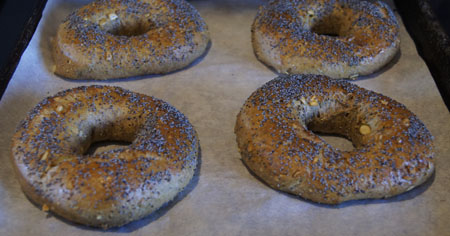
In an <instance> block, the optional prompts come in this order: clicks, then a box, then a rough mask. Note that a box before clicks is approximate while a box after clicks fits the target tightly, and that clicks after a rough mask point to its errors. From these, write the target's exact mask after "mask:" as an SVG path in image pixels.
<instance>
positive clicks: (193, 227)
mask: <svg viewBox="0 0 450 236" xmlns="http://www.w3.org/2000/svg"><path fill="white" fill-rule="evenodd" d="M265 2H266V1H260V0H247V1H244V0H242V1H240V0H209V1H208V0H195V1H191V3H192V4H193V5H194V6H195V7H196V8H197V9H198V10H199V12H200V14H201V15H202V16H203V18H204V19H205V21H206V22H207V24H208V25H209V28H210V31H211V38H212V45H211V48H210V50H209V51H208V53H207V54H206V55H205V56H204V57H202V58H201V59H199V60H198V61H197V62H196V63H195V64H194V65H192V66H190V67H189V68H186V69H184V70H181V71H178V72H175V73H171V74H168V75H164V76H142V77H138V78H131V79H123V80H115V81H111V82H92V81H72V80H64V79H62V78H60V77H58V76H55V75H53V74H52V73H51V67H52V64H53V61H52V58H51V56H50V43H49V41H50V38H51V37H52V36H54V35H55V32H56V27H57V25H58V24H59V23H60V22H61V21H62V19H63V18H64V17H65V16H66V15H67V14H69V12H70V11H72V10H74V9H75V8H77V7H80V6H81V5H84V4H86V3H88V1H86V0H83V1H79V0H71V1H63V0H49V1H48V3H47V6H46V8H45V10H44V12H43V18H42V20H41V22H40V24H39V26H38V28H37V30H36V33H35V34H34V36H33V39H32V40H31V42H30V44H29V46H28V48H27V49H26V51H25V53H24V54H23V56H22V59H21V61H20V63H19V66H18V67H17V70H16V72H15V74H14V76H13V78H12V80H11V82H10V84H9V86H8V89H7V91H6V93H5V94H4V97H3V98H2V100H1V101H0V114H1V116H0V127H1V132H2V135H1V138H0V153H1V154H0V158H1V161H2V162H1V165H0V235H65V236H70V235H94V234H99V235H117V234H118V233H130V234H132V235H450V199H449V198H448V196H450V187H449V184H450V162H449V161H448V155H449V153H450V151H449V147H450V116H449V112H448V110H447V109H446V107H445V105H444V103H443V101H442V99H441V97H440V95H439V93H438V90H437V89H436V86H435V84H434V81H433V79H432V77H431V75H430V73H429V71H428V69H427V67H426V65H425V64H424V62H423V61H422V59H421V58H420V57H419V56H418V54H417V52H416V49H415V46H414V44H413V42H412V40H411V38H410V37H409V35H408V34H407V32H406V31H405V29H404V27H403V26H402V28H401V40H402V42H401V53H400V54H399V55H398V56H397V57H396V59H394V61H393V62H391V63H390V64H389V65H388V66H387V67H386V68H384V69H383V70H382V71H380V72H378V73H376V74H374V75H371V76H367V77H364V78H362V79H360V80H358V81H356V82H354V83H356V84H358V85H360V86H362V87H365V88H368V89H371V90H375V91H377V92H380V93H383V94H385V95H387V96H390V97H392V98H394V99H396V100H398V101H399V102H401V103H403V104H405V105H406V106H407V107H408V108H409V109H410V110H412V111H413V112H414V113H415V114H417V115H418V117H419V118H420V119H421V120H422V121H423V122H424V123H425V124H426V126H427V127H428V128H429V129H430V131H431V132H432V134H433V135H434V136H435V145H436V148H435V151H436V174H435V176H434V177H433V178H432V179H431V180H430V181H428V182H427V183H425V184H424V185H422V186H420V187H419V188H417V189H414V190H412V191H410V192H408V193H405V194H402V195H400V196H397V197H394V198H390V199H386V200H363V201H352V202H349V203H344V204H341V205H339V206H328V205H320V204H315V203H311V202H309V201H305V200H303V199H301V198H298V197H294V196H291V195H288V194H284V193H281V192H278V191H275V190H273V189H271V188H269V187H268V186H266V185H265V184H263V183H262V182H260V181H259V180H258V179H256V178H255V177H254V176H252V175H251V174H250V173H249V172H248V170H247V169H246V168H245V167H244V165H243V164H242V162H241V160H240V155H239V153H238V150H237V146H236V142H235V135H234V133H233V128H234V124H235V118H236V115H237V113H238V112H239V109H240V107H241V105H242V104H243V103H244V101H245V99H246V98H247V97H248V96H249V95H250V94H251V93H252V92H253V91H254V90H255V89H257V88H258V87H259V86H261V85H262V84H264V83H265V82H267V81H269V80H271V79H273V78H275V77H276V74H275V73H274V72H273V71H271V70H270V69H268V68H267V67H266V66H264V65H263V64H262V63H260V62H259V61H258V60H257V59H256V58H255V56H254V54H253V49H252V47H251V42H250V26H251V23H252V21H253V18H254V16H255V14H256V9H257V7H258V6H259V5H261V4H263V3H265ZM391 6H392V4H391ZM91 84H111V85H118V86H122V87H124V88H127V89H130V90H133V91H136V92H140V93H144V94H148V95H153V96H155V97H158V98H161V99H163V100H165V101H167V102H169V103H171V104H172V105H174V106H175V107H176V108H178V109H179V110H180V111H181V112H183V113H184V114H185V115H187V117H189V119H190V121H191V122H192V124H193V125H194V126H195V128H196V130H197V132H198V134H199V138H200V143H201V147H202V165H201V170H200V172H199V173H198V176H197V177H196V178H195V179H194V181H193V182H192V183H191V184H190V185H189V187H188V188H187V190H186V191H185V192H184V193H183V194H181V195H180V196H179V197H178V198H177V199H176V200H175V201H174V203H172V204H169V205H168V206H167V207H165V208H163V209H161V210H159V211H158V212H156V213H154V214H152V215H150V216H148V217H146V218H144V219H143V220H140V221H137V222H134V223H131V224H128V225H126V226H124V227H121V228H117V229H112V230H109V231H106V232H104V231H102V230H97V229H93V228H89V227H84V226H79V225H75V224H72V223H70V222H67V221H65V220H63V219H61V218H59V217H56V216H54V215H52V214H48V213H45V212H43V211H41V210H40V209H39V208H38V207H36V206H35V205H33V204H32V203H31V202H30V201H29V200H28V199H27V198H26V197H25V195H24V194H23V193H22V191H21V189H20V187H19V183H18V181H17V180H16V178H15V176H14V173H13V169H12V166H11V163H10V161H9V156H10V140H11V136H12V134H13V133H14V129H15V127H16V126H17V125H18V123H19V121H20V120H21V119H23V118H24V117H25V115H26V113H27V112H28V111H29V110H30V109H31V108H32V107H34V106H35V104H36V103H37V102H39V101H40V100H42V99H43V98H45V97H47V96H49V95H52V94H54V93H56V92H57V91H60V90H63V89H67V88H72V87H76V86H81V85H91Z"/></svg>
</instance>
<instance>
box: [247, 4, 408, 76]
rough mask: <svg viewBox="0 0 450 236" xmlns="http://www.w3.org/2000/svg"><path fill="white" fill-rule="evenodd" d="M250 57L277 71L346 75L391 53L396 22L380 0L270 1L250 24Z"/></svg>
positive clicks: (366, 69)
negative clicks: (368, 0) (251, 55)
mask: <svg viewBox="0 0 450 236" xmlns="http://www.w3.org/2000/svg"><path fill="white" fill-rule="evenodd" d="M252 41H253V48H254V51H255V54H256V56H257V57H258V59H259V60H261V61H262V62H263V63H265V64H266V65H268V66H270V67H273V68H274V69H275V70H276V71H278V72H279V73H288V74H321V75H327V76H329V77H331V78H335V79H338V78H351V79H354V78H356V77H358V76H359V75H367V74H370V73H372V72H374V71H376V70H379V69H380V68H381V67H383V66H384V65H385V64H386V63H387V62H389V61H390V60H391V59H392V58H393V57H394V56H395V54H396V53H397V51H398V49H399V45H400V39H399V26H398V23H397V20H396V18H395V15H394V14H393V12H392V10H391V9H390V8H389V6H388V5H386V4H385V3H383V2H376V3H369V2H366V1H359V0H336V1H334V0H275V1H270V2H269V3H267V4H266V5H264V6H262V7H261V8H260V9H259V11H258V13H257V16H256V18H255V21H254V23H253V25H252Z"/></svg>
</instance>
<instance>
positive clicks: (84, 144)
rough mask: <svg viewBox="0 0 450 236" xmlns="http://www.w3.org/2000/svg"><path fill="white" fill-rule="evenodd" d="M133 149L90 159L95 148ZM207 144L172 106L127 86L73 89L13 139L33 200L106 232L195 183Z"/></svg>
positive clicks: (34, 115) (47, 104)
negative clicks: (108, 144) (116, 143)
mask: <svg viewBox="0 0 450 236" xmlns="http://www.w3.org/2000/svg"><path fill="white" fill-rule="evenodd" d="M103 140H120V141H128V142H131V144H130V145H129V146H126V147H120V148H116V149H113V150H109V151H105V152H100V153H96V154H87V155H86V154H84V153H85V152H86V150H87V149H88V147H89V146H90V144H91V143H93V142H97V141H103ZM198 150H199V141H198V138H197V134H196V132H195V130H194V128H193V127H192V125H191V124H190V123H189V121H188V119H187V118H186V117H185V116H184V115H183V114H181V113H180V112H179V111H178V110H176V109H175V108H174V107H172V106H171V105H169V104H168V103H166V102H164V101H162V100H159V99H156V98H153V97H150V96H146V95H142V94H138V93H133V92H130V91H127V90H124V89H122V88H119V87H109V86H89V87H78V88H74V89H69V90H66V91H63V92H60V93H58V94H56V95H55V96H52V97H49V98H46V99H44V100H43V101H41V102H40V103H39V104H37V106H36V107H35V108H34V109H33V110H32V111H31V112H30V113H29V114H28V117H27V118H26V119H25V120H23V121H22V122H21V124H20V125H19V127H18V128H17V131H16V133H15V135H14V136H13V139H12V163H13V166H14V168H15V170H16V172H17V176H18V177H19V182H20V185H21V187H22V189H23V191H24V192H25V194H26V195H27V196H28V198H29V199H30V200H31V201H33V202H35V203H37V204H38V205H41V206H42V209H43V210H44V211H47V210H50V211H52V212H54V213H56V214H57V215H60V216H62V217H64V218H66V219H68V220H71V221H74V222H77V223H81V224H85V225H90V226H95V227H102V228H105V229H106V228H110V227H115V226H121V225H124V224H126V223H128V222H131V221H133V220H137V219H140V218H142V217H144V216H146V215H148V214H150V213H151V212H153V211H155V210H157V209H158V208H160V207H161V206H162V205H163V204H165V203H167V202H168V201H170V200H171V199H173V198H174V197H175V196H176V195H177V194H178V193H179V192H180V191H181V190H182V189H183V188H184V187H185V186H186V185H187V184H188V183H189V182H190V180H191V179H192V177H193V175H194V172H195V169H196V167H197V162H198V159H197V158H198Z"/></svg>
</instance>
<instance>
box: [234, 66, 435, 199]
mask: <svg viewBox="0 0 450 236" xmlns="http://www.w3.org/2000/svg"><path fill="white" fill-rule="evenodd" d="M314 132H321V133H330V134H338V135H342V136H344V137H346V138H347V139H349V140H351V141H352V143H353V145H354V146H355V148H354V150H352V151H340V150H338V149H336V148H333V147H332V146H331V145H330V144H328V143H326V142H325V141H324V140H323V139H322V138H320V137H319V136H318V135H316V134H315V133H314ZM235 133H236V137H237V143H238V147H239V150H240V152H241V155H242V160H243V162H244V163H245V165H247V166H248V168H249V169H250V170H251V171H252V172H253V173H254V174H256V175H257V176H258V177H260V178H261V179H262V180H263V181H265V182H266V183H267V184H268V185H269V186H271V187H272V188H275V189H279V190H281V191H285V192H289V193H292V194H295V195H299V196H301V197H303V198H306V199H310V200H312V201H315V202H320V203H328V204H337V203H341V202H344V201H348V200H353V199H364V198H385V197H390V196H394V195H397V194H400V193H403V192H405V191H408V190H410V189H412V188H414V187H416V186H418V185H420V184H421V183H423V182H424V181H425V180H426V179H427V178H428V177H430V176H431V174H432V173H433V170H434V160H433V155H434V153H433V142H432V141H433V136H432V135H431V134H430V132H429V131H428V130H427V128H426V127H425V125H424V124H423V123H422V122H421V121H420V120H419V119H418V118H417V116H415V115H414V114H413V113H412V112H411V111H409V110H408V109H407V108H406V107H405V106H404V105H402V104H400V103H398V102H396V101H394V100H392V99H390V98H388V97H386V96H383V95H381V94H379V93H375V92H372V91H369V90H366V89H363V88H360V87H358V86H356V85H353V84H351V83H348V82H345V81H338V80H332V79H330V78H327V77H325V76H321V75H295V76H284V77H278V78H276V79H274V80H272V81H269V82H268V83H266V84H265V85H263V86H262V87H261V88H259V89H258V90H256V91H255V92H254V93H253V94H252V95H251V96H250V97H249V98H248V99H247V101H246V102H245V104H244V105H243V107H242V109H241V111H240V113H239V115H238V116H237V121H236V126H235Z"/></svg>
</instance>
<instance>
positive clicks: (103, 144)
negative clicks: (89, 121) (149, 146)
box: [83, 140, 131, 155]
mask: <svg viewBox="0 0 450 236" xmlns="http://www.w3.org/2000/svg"><path fill="white" fill-rule="evenodd" d="M130 144H131V142H127V141H112V140H106V141H98V142H93V143H91V145H89V147H88V148H87V149H86V151H85V152H84V153H83V155H95V154H98V153H102V152H107V151H110V150H114V149H119V148H124V147H128V146H129V145H130Z"/></svg>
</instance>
